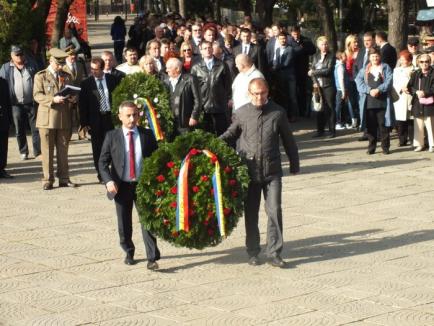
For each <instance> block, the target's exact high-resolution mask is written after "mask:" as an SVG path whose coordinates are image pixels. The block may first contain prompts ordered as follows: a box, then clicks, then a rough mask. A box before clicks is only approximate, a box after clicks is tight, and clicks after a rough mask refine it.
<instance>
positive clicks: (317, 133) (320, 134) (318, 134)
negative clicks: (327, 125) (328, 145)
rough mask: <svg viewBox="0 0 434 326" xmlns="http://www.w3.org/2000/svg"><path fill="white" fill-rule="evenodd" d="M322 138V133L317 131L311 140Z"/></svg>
mask: <svg viewBox="0 0 434 326" xmlns="http://www.w3.org/2000/svg"><path fill="white" fill-rule="evenodd" d="M322 136H324V131H317V132H316V133H315V134H314V135H313V136H312V138H318V137H322Z"/></svg>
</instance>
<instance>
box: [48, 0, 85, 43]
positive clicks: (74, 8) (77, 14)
mask: <svg viewBox="0 0 434 326" xmlns="http://www.w3.org/2000/svg"><path fill="white" fill-rule="evenodd" d="M56 12H57V1H56V0H53V1H51V6H50V12H49V14H48V17H47V20H46V21H45V35H46V36H47V40H49V39H50V38H51V34H52V33H53V28H54V20H55V18H56ZM71 23H74V25H75V29H76V30H77V32H78V35H79V36H80V37H81V38H82V39H83V40H85V41H87V22H86V0H74V1H73V2H72V4H71V6H70V7H69V12H68V17H67V19H66V23H65V29H66V28H68V25H69V24H71Z"/></svg>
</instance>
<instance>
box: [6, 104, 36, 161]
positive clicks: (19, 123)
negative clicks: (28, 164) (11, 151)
mask: <svg viewBox="0 0 434 326" xmlns="http://www.w3.org/2000/svg"><path fill="white" fill-rule="evenodd" d="M36 114H37V106H35V105H33V104H29V105H27V104H16V105H12V118H13V120H14V125H15V132H16V135H17V142H18V149H19V151H20V154H26V155H28V154H29V147H28V145H27V136H26V131H27V124H29V125H30V130H31V131H32V142H33V155H34V156H38V155H40V154H41V139H40V137H39V131H38V129H37V128H36Z"/></svg>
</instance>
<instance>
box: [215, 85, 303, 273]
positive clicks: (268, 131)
mask: <svg viewBox="0 0 434 326" xmlns="http://www.w3.org/2000/svg"><path fill="white" fill-rule="evenodd" d="M249 93H250V97H251V103H248V104H245V105H243V106H242V107H240V108H239V109H238V110H236V111H235V112H234V115H233V122H232V124H231V125H230V127H229V128H228V130H227V131H226V132H225V133H224V134H223V135H221V136H220V138H221V139H223V140H225V141H227V142H233V141H234V140H236V139H239V143H238V153H239V155H240V156H241V157H242V159H243V160H244V162H245V163H246V164H247V168H248V171H249V175H250V183H249V188H248V194H247V199H246V203H245V210H244V219H245V223H246V246H247V254H248V255H249V257H250V258H249V264H250V265H258V264H259V260H258V255H259V252H260V251H261V247H260V238H259V228H258V218H259V214H258V212H259V206H260V203H261V193H262V192H263V193H264V198H265V202H266V203H265V207H266V213H267V216H268V227H267V256H268V259H269V263H270V264H271V265H272V266H275V267H284V266H285V263H284V261H283V260H282V258H281V257H280V254H281V252H282V248H283V235H282V208H281V202H282V198H281V197H282V166H281V159H280V148H279V138H280V140H281V141H282V145H283V147H284V149H285V152H286V155H287V156H288V158H289V163H290V168H289V170H290V173H292V174H296V173H298V172H299V169H300V163H299V158H298V148H297V144H296V143H295V140H294V137H293V136H292V133H291V130H290V127H289V123H288V120H287V119H286V114H285V110H284V109H283V108H282V107H280V106H279V105H277V104H275V103H274V102H273V101H271V100H269V99H268V85H267V82H266V81H265V80H264V79H262V78H256V79H253V80H251V81H250V83H249Z"/></svg>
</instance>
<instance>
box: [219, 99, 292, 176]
mask: <svg viewBox="0 0 434 326" xmlns="http://www.w3.org/2000/svg"><path fill="white" fill-rule="evenodd" d="M279 137H280V139H281V140H282V145H283V147H284V149H285V152H286V155H287V156H288V158H289V162H290V172H291V173H296V172H298V171H299V170H300V162H299V157H298V148H297V144H296V143H295V140H294V137H293V136H292V133H291V130H290V126H289V122H288V119H287V117H286V111H285V110H284V109H283V108H282V107H280V106H279V105H277V104H276V103H274V102H273V101H271V100H270V101H268V103H267V104H265V105H264V106H263V107H262V108H261V109H258V108H257V107H255V106H254V105H253V104H251V103H248V104H246V105H243V106H242V107H240V108H239V109H238V110H236V111H235V112H234V115H233V121H232V124H231V125H230V127H229V128H228V129H227V130H226V132H225V133H224V134H223V135H221V136H220V138H221V139H223V140H225V141H233V140H235V139H238V138H239V146H238V152H239V155H240V156H241V158H242V159H243V160H244V161H245V162H246V164H247V167H248V169H249V175H250V178H251V180H252V181H253V182H263V181H269V180H271V179H273V178H280V177H281V176H282V164H281V159H280V148H279Z"/></svg>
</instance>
